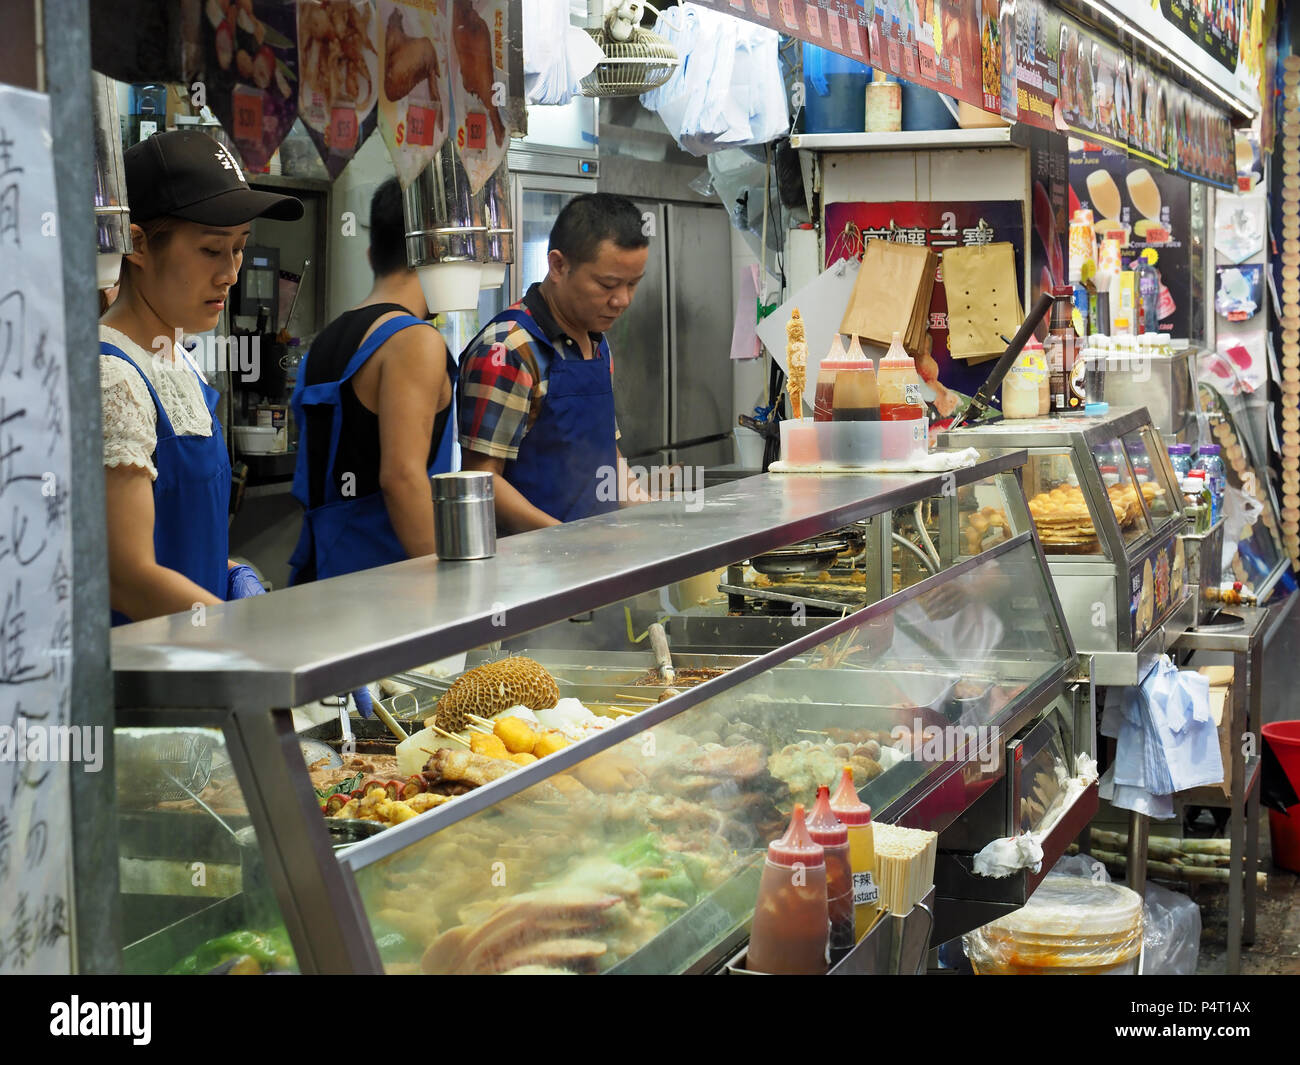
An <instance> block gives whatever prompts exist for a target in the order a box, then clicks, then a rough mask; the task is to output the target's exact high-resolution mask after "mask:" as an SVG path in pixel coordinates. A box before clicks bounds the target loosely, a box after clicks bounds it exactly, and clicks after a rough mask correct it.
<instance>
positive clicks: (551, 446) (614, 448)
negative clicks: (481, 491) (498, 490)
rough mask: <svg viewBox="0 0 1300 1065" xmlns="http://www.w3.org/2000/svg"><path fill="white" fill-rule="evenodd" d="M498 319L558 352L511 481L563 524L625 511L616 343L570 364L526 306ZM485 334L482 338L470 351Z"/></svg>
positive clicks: (509, 467)
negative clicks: (621, 507)
mask: <svg viewBox="0 0 1300 1065" xmlns="http://www.w3.org/2000/svg"><path fill="white" fill-rule="evenodd" d="M493 322H494V323H495V322H510V323H511V324H513V325H517V326H519V327H520V328H521V329H525V330H527V331H528V333H529V335H530V336H532V337H533V339H534V340H536V341H537V342H538V343H539V344H541V345H542V346H543V347H544V348H545V349H546V350H548V351H549V352H550V353H551V360H550V364H549V367H548V369H547V376H546V380H547V384H546V396H545V398H544V399H543V401H542V407H541V410H540V411H539V413H538V416H537V421H536V422H535V423H534V425H533V427H532V428H531V429H529V430H528V433H527V434H526V435H525V436H524V439H523V442H522V443H521V444H520V446H519V455H518V457H517V458H516V459H515V460H514V461H513V462H507V463H506V464H505V469H504V470H503V476H504V477H505V479H506V480H507V481H509V482H510V484H511V485H512V486H513V487H514V488H516V489H518V490H519V491H520V492H521V493H522V494H523V496H524V498H525V499H527V500H528V502H530V503H532V504H533V506H535V507H537V509H538V510H541V511H543V512H545V513H547V514H549V515H550V516H551V517H553V518H556V519H558V520H560V521H577V520H578V519H579V518H588V517H591V516H592V515H593V514H604V513H607V512H609V511H612V510H617V509H618V495H617V492H618V488H619V487H620V485H619V480H618V445H617V444H616V442H615V440H614V433H615V431H616V429H615V425H616V421H615V416H614V381H613V377H612V376H611V374H610V371H609V357H610V355H609V344H608V343H607V342H606V340H605V339H604V337H602V338H601V341H600V347H599V349H598V351H599V354H600V358H598V359H595V358H593V359H565V358H561V357H560V353H559V352H558V351H557V350H556V349H555V346H554V345H553V344H552V343H551V341H550V340H549V339H548V338H547V336H546V334H545V333H544V332H542V329H541V327H540V326H539V325H538V324H537V322H536V320H535V319H534V318H533V316H532V315H531V314H529V313H528V312H527V311H526V310H524V309H523V308H522V307H521V305H519V304H515V305H514V306H513V307H510V308H509V309H507V310H505V311H502V312H501V313H500V314H499V315H497V316H496V318H494V319H493ZM490 324H491V323H490ZM484 332H486V329H485V330H484ZM482 336H483V333H482V332H481V333H479V335H478V336H477V337H475V338H474V340H473V341H471V342H470V347H471V348H473V347H474V345H476V344H477V343H478V342H479V339H480V338H481V337H482Z"/></svg>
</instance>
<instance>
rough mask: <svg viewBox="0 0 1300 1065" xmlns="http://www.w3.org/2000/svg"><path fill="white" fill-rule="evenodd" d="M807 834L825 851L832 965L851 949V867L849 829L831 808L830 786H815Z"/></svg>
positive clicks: (852, 939) (853, 939)
mask: <svg viewBox="0 0 1300 1065" xmlns="http://www.w3.org/2000/svg"><path fill="white" fill-rule="evenodd" d="M808 835H810V836H811V837H812V839H813V842H814V843H820V844H821V846H822V850H824V851H825V852H826V907H827V916H828V918H829V921H830V956H831V964H832V965H834V964H835V963H836V962H838V961H839V960H840V959H842V958H843V957H844V956H845V955H846V954H848V952H849V951H851V950H852V949H853V944H854V943H855V942H857V940H856V938H855V937H854V934H853V867H852V862H851V858H850V855H849V830H848V828H846V827H845V826H844V825H843V824H842V823H841V822H840V819H839V818H838V817H836V816H835V813H834V811H833V810H831V789H830V788H828V787H826V785H824V784H823V785H822V786H821V787H819V788H818V789H817V802H816V803H815V804H814V805H813V811H812V816H811V817H809V818H808Z"/></svg>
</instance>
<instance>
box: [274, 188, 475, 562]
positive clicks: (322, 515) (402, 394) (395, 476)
mask: <svg viewBox="0 0 1300 1065" xmlns="http://www.w3.org/2000/svg"><path fill="white" fill-rule="evenodd" d="M405 232H406V225H405V221H404V219H403V216H402V193H401V188H400V186H399V185H398V183H397V180H396V179H395V178H390V179H389V180H388V181H386V182H384V183H383V184H382V185H381V186H380V187H379V188H378V189H377V190H376V192H375V195H374V197H373V199H372V200H371V204H370V249H369V260H370V267H371V269H372V270H373V271H374V275H375V280H374V285H373V287H372V288H371V290H370V293H369V295H367V296H366V298H365V299H364V300H363V301H362V302H361V303H360V304H359V305H358V306H357V307H355V308H354V309H352V310H350V311H346V312H345V313H343V314H342V315H340V316H339V317H338V318H336V319H335V320H334V321H333V322H331V323H330V324H329V325H328V326H326V327H325V329H324V330H323V331H322V332H321V333H320V335H319V336H317V337H316V339H315V341H313V343H312V345H311V351H310V352H309V353H308V356H307V359H306V362H305V364H304V368H303V372H302V374H301V380H300V389H303V390H304V392H303V396H304V398H303V404H304V421H305V424H303V425H302V426H301V439H300V442H299V449H300V452H301V455H300V458H299V477H298V478H297V479H296V480H295V494H297V495H299V498H300V500H301V501H302V502H303V503H304V504H305V505H306V507H307V518H306V520H305V521H304V532H303V539H302V540H300V541H299V546H298V550H297V551H296V552H295V555H294V569H295V574H294V582H295V583H300V582H302V581H306V580H313V579H316V578H318V577H319V578H324V577H331V576H336V575H337V574H339V573H344V572H351V571H354V570H357V569H365V568H368V567H370V566H376V565H383V564H385V563H387V562H392V561H399V560H400V559H401V558H403V557H408V558H415V557H419V556H422V555H431V554H433V550H434V540H433V503H432V497H431V493H430V490H429V475H430V472H431V471H432V470H433V469H434V467H435V465H440V466H441V467H445V468H446V469H450V442H451V440H452V438H453V435H454V426H449V425H448V421H449V419H451V417H452V411H451V397H452V391H453V384H454V381H455V376H456V364H455V362H454V360H453V359H452V357H451V355H450V353H449V352H448V351H447V346H446V344H445V343H443V340H442V338H441V337H440V336H439V335H438V332H437V330H435V329H433V328H425V327H422V326H411V327H410V328H402V329H399V330H398V331H397V332H394V333H392V335H391V336H389V337H388V338H387V339H385V340H384V341H383V342H382V343H381V344H380V345H379V346H378V347H377V348H376V349H375V350H374V351H373V353H372V354H371V355H370V356H369V357H368V358H365V359H364V361H362V362H361V363H360V364H359V365H357V364H356V359H355V358H354V357H355V356H357V354H358V352H359V351H360V349H362V348H363V346H365V344H366V342H367V339H368V338H369V337H370V335H371V334H372V333H376V332H377V331H378V330H380V329H383V328H384V327H385V324H386V323H388V322H390V321H393V320H394V319H398V318H406V317H407V316H414V317H416V318H420V319H426V320H427V319H428V318H429V317H430V315H429V309H428V306H427V305H426V303H425V299H424V292H423V290H422V289H421V288H420V281H419V278H418V276H417V275H416V273H415V271H414V270H411V269H409V268H408V267H407V265H406V240H405ZM408 324H409V322H408ZM390 328H391V327H390ZM349 367H350V368H351V372H350V373H349ZM331 384H336V385H337V387H336V388H334V389H332V388H330V385H331ZM313 386H321V387H315V388H313ZM336 410H338V411H339V412H340V413H341V424H340V430H339V435H338V441H337V444H336V445H334V448H333V450H334V456H333V462H332V463H331V461H330V453H331V445H332V427H333V422H334V418H335V412H336ZM303 456H305V471H304V459H303ZM304 472H305V481H306V483H305V485H303V484H302V481H303V480H304V476H303V475H304ZM437 472H441V469H439V470H438V471H437ZM304 496H305V497H304ZM381 500H382V505H383V509H384V510H386V519H385V518H384V517H383V516H382V515H378V516H377V511H378V509H379V507H378V504H379V502H380V501H381ZM349 501H358V502H359V503H365V504H366V505H368V506H369V507H370V509H371V510H372V511H375V512H376V513H372V514H371V515H370V516H369V518H367V519H365V520H360V519H358V518H357V517H356V516H355V515H350V514H349V507H350V505H351V504H350V503H349ZM376 522H378V523H379V526H387V527H376V524H375V523H376ZM324 523H329V527H328V529H326V528H324V527H323V524H324ZM340 538H341V540H340ZM349 538H350V539H352V540H355V541H356V543H355V544H350V543H348V540H349ZM340 542H342V543H343V544H344V545H346V549H341V548H340Z"/></svg>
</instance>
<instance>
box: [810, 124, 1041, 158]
mask: <svg viewBox="0 0 1300 1065" xmlns="http://www.w3.org/2000/svg"><path fill="white" fill-rule="evenodd" d="M790 147H792V148H807V149H810V150H812V151H820V152H905V151H927V150H942V149H944V148H1011V147H1018V146H1017V145H1013V144H1012V143H1011V127H1010V126H1001V127H993V128H991V129H919V130H907V131H903V132H899V133H796V134H794V135H793V136H792V137H791V138H790Z"/></svg>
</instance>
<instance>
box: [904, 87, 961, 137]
mask: <svg viewBox="0 0 1300 1065" xmlns="http://www.w3.org/2000/svg"><path fill="white" fill-rule="evenodd" d="M900 84H901V86H902V90H903V129H905V130H923V129H956V128H957V116H956V114H954V113H953V110H952V109H951V108H949V107H948V105H947V104H945V103H944V102H943V98H942V97H941V96H940V95H939V94H938V93H937V92H935V91H934V90H933V89H927V88H926V87H925V86H924V85H915V84H913V83H912V82H910V81H904V82H901V83H900Z"/></svg>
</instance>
